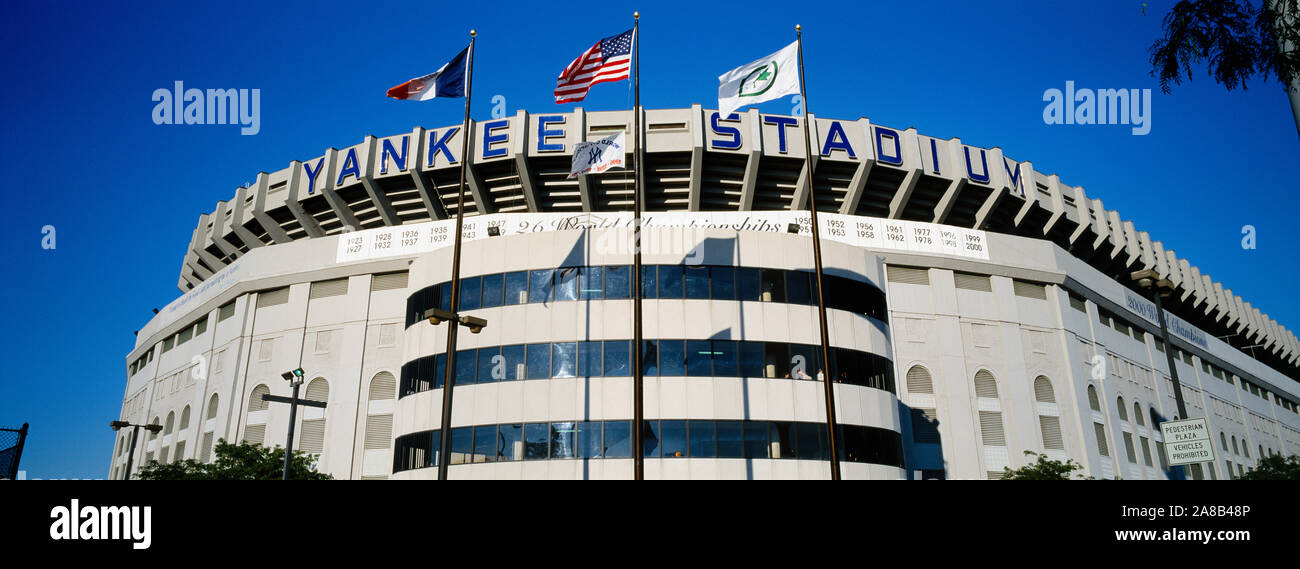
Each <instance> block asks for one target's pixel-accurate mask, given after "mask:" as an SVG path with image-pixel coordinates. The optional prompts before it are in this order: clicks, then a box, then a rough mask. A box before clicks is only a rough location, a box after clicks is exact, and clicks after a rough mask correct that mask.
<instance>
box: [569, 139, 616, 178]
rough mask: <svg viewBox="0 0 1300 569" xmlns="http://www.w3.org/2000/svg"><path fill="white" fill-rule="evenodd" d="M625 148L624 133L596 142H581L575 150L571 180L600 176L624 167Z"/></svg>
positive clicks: (570, 172)
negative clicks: (613, 169)
mask: <svg viewBox="0 0 1300 569" xmlns="http://www.w3.org/2000/svg"><path fill="white" fill-rule="evenodd" d="M625 148H626V145H625V144H624V138H623V131H619V132H618V133H616V134H612V135H609V136H606V137H605V138H602V139H600V140H597V141H595V142H579V143H578V144H577V146H575V147H574V148H573V165H572V166H571V167H570V168H569V179H573V178H577V177H578V175H580V174H599V173H601V172H604V171H606V170H609V169H611V168H615V167H618V166H624V165H625V163H624V162H623V160H624V158H625V157H626V153H625V152H624V149H625Z"/></svg>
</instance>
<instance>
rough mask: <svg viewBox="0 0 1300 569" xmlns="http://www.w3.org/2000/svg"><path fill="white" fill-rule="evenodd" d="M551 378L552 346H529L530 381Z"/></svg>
mask: <svg viewBox="0 0 1300 569" xmlns="http://www.w3.org/2000/svg"><path fill="white" fill-rule="evenodd" d="M548 377H551V345H550V344H528V379H545V378H548Z"/></svg>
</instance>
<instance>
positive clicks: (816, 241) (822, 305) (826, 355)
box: [794, 24, 840, 480]
mask: <svg viewBox="0 0 1300 569" xmlns="http://www.w3.org/2000/svg"><path fill="white" fill-rule="evenodd" d="M794 31H795V37H796V39H797V41H798V42H799V95H800V96H801V97H803V151H804V160H806V161H807V169H808V200H809V202H810V203H811V204H812V207H809V208H808V209H809V211H811V212H812V242H813V262H814V263H815V265H816V267H817V320H818V323H819V324H820V325H821V332H822V364H821V367H822V369H821V370H820V371H821V376H822V387H824V388H825V389H826V432H827V440H828V441H829V442H830V446H831V449H830V450H831V452H830V455H831V480H839V479H840V455H839V445H838V444H837V443H838V441H837V440H836V436H835V434H836V433H835V430H836V429H835V386H834V385H832V381H833V379H832V377H831V371H830V361H831V357H830V353H831V349H830V334H829V333H828V331H827V327H826V295H825V294H823V292H824V289H823V288H822V241H821V235H820V234H821V225H819V224H818V223H817V189H816V186H817V185H816V184H814V183H813V161H812V140H811V134H810V132H811V131H810V129H809V126H808V90H807V88H806V87H805V86H804V81H803V31H802V28H801V27H800V26H799V24H795V26H794Z"/></svg>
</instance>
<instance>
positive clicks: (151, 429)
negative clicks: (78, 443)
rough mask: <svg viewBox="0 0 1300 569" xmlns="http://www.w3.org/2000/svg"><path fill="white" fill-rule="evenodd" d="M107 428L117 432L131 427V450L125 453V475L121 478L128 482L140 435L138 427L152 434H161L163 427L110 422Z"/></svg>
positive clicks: (155, 424)
mask: <svg viewBox="0 0 1300 569" xmlns="http://www.w3.org/2000/svg"><path fill="white" fill-rule="evenodd" d="M108 427H109V428H110V429H113V430H114V431H119V430H121V429H122V428H124V427H131V450H130V451H128V452H127V453H126V474H125V475H123V476H122V480H130V479H131V465H132V464H133V463H134V462H135V440H136V437H137V435H138V434H139V433H140V427H144V428H145V429H146V430H148V431H149V432H151V433H154V434H158V433H159V432H161V431H162V430H163V427H162V425H159V424H157V423H154V424H150V425H136V424H134V423H130V422H127V421H110V422H109V423H108Z"/></svg>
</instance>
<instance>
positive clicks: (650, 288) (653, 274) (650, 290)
mask: <svg viewBox="0 0 1300 569" xmlns="http://www.w3.org/2000/svg"><path fill="white" fill-rule="evenodd" d="M658 275H659V271H657V270H656V266H655V265H641V298H658V296H659V295H658V294H657V293H658V290H659V287H657V286H655V285H657V284H658V283H659V276H658Z"/></svg>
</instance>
